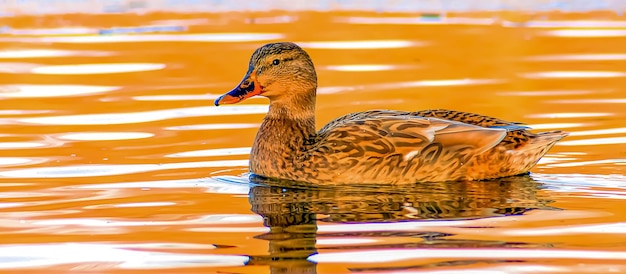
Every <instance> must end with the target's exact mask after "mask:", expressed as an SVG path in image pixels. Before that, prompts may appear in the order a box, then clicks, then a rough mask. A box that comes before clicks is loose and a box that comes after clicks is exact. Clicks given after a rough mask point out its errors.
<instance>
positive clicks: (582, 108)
mask: <svg viewBox="0 0 626 274" xmlns="http://www.w3.org/2000/svg"><path fill="white" fill-rule="evenodd" d="M447 16H448V17H446V18H440V17H436V16H435V17H433V16H432V15H427V16H424V17H420V15H419V14H417V15H416V14H383V13H370V12H324V13H318V12H290V13H285V12H262V13H252V12H249V13H245V12H241V13H223V14H206V13H202V14H199V13H198V14H195V13H185V14H178V13H148V14H143V15H133V14H110V15H90V16H82V15H63V16H61V15H50V16H42V17H29V16H19V17H5V18H2V24H4V25H6V26H8V28H5V29H4V31H3V34H1V35H0V98H1V99H2V102H3V104H2V105H3V107H2V109H0V123H1V124H2V128H3V131H2V133H1V134H0V148H2V149H1V150H0V197H1V200H2V202H1V203H0V233H1V234H2V235H3V237H0V270H2V271H7V272H17V271H29V272H32V273H36V272H41V273H63V272H68V271H76V272H79V273H85V272H97V273H104V272H140V271H146V270H147V271H157V272H159V273H165V272H167V273H174V272H181V273H183V272H187V273H199V272H202V273H216V272H219V273H316V272H317V273H349V272H358V273H421V272H431V273H563V272H567V273H586V272H589V273H608V272H626V263H625V262H626V248H625V246H626V209H625V207H624V205H625V202H624V199H625V198H626V177H624V173H625V170H626V146H625V145H624V143H625V142H626V124H625V123H624V120H625V118H626V107H625V105H626V89H625V88H624V87H626V23H625V22H624V20H623V18H622V17H619V16H618V15H615V14H613V13H612V12H595V13H593V12H592V13H586V14H559V13H545V14H538V15H537V14H535V15H528V14H525V13H520V14H513V13H508V12H502V13H458V14H448V15H447ZM581 20H584V21H581ZM580 22H584V24H581V23H580ZM156 25H158V26H160V27H159V28H156V27H146V26H156ZM305 30H306V31H305ZM283 40H288V41H294V42H297V43H299V44H300V45H301V46H303V47H304V48H305V49H306V50H308V51H309V53H310V55H311V56H312V58H313V59H314V62H315V64H316V66H317V69H318V77H319V79H320V83H319V85H320V89H319V92H318V105H317V123H318V126H320V127H321V126H322V125H323V124H325V123H326V122H328V121H330V120H331V119H333V118H335V117H338V116H341V115H343V114H346V113H348V112H354V111H363V110H368V109H374V108H388V109H401V110H418V109H429V108H450V109H457V110H462V111H469V112H478V113H482V114H486V115H491V116H497V117H500V118H503V119H507V120H511V121H522V122H526V123H528V124H529V125H530V126H532V127H534V128H535V129H536V130H538V131H547V130H565V131H569V132H570V133H571V135H570V136H569V137H567V138H566V139H564V140H563V141H562V142H560V143H559V144H558V145H557V146H555V147H554V148H553V149H552V150H551V151H550V152H549V154H548V155H546V157H545V158H544V159H543V160H542V161H541V162H540V163H539V165H537V166H536V167H535V168H534V169H533V173H532V174H531V175H529V176H518V177H512V178H505V179H501V180H496V181H487V182H461V183H424V184H417V185H414V186H406V187H401V188H400V187H395V188H391V187H379V188H354V187H340V188H314V187H286V186H284V185H282V186H281V185H273V186H267V185H266V183H267V182H264V181H258V180H254V181H253V182H250V181H249V180H248V177H247V175H246V174H245V172H246V171H247V157H248V153H249V150H250V145H251V144H252V140H253V138H254V135H255V134H256V130H257V127H258V125H259V123H260V122H261V120H262V118H263V115H264V114H265V112H266V111H267V100H266V99H263V98H253V99H250V100H247V101H246V102H244V103H242V104H239V105H233V106H224V107H219V108H216V107H213V106H212V100H213V99H215V98H216V97H217V96H219V95H220V94H222V93H224V92H226V91H228V90H230V88H232V87H234V86H235V85H236V84H237V83H238V82H239V81H240V80H241V77H243V74H244V73H245V71H246V68H247V62H248V58H249V56H250V54H251V53H252V51H253V50H254V49H256V48H257V47H259V46H260V45H262V44H264V43H267V42H272V41H283Z"/></svg>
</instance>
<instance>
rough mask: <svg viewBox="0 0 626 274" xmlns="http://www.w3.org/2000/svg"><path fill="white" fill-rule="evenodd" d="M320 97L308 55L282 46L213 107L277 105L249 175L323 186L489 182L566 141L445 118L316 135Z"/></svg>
mask: <svg viewBox="0 0 626 274" xmlns="http://www.w3.org/2000/svg"><path fill="white" fill-rule="evenodd" d="M316 91H317V74H316V70H315V67H314V65H313V61H312V60H311V58H310V56H309V54H308V53H307V52H306V51H305V50H304V49H302V48H301V47H300V46H298V45H297V44H295V43H292V42H277V43H269V44H266V45H263V46H261V47H260V48H258V49H256V50H255V51H254V53H253V54H252V57H251V58H250V62H249V64H248V71H247V72H246V74H245V76H244V77H243V80H242V81H241V82H240V83H239V85H237V86H236V87H235V88H234V89H232V90H231V91H229V92H227V93H225V94H224V95H221V96H219V97H218V98H217V99H215V102H214V104H215V106H220V105H224V104H235V103H238V102H241V101H243V100H246V99H247V98H250V97H253V96H263V97H266V98H268V99H269V101H270V102H269V111H268V112H267V114H266V116H265V118H264V119H263V122H262V123H261V125H260V127H259V130H258V132H257V134H256V137H255V139H254V143H253V145H252V149H251V151H250V160H249V170H250V173H251V174H252V175H255V176H261V177H264V178H271V179H278V180H289V181H296V182H304V183H307V184H313V185H320V186H328V185H344V184H351V185H373V184H416V183H419V182H447V181H450V182H453V181H475V180H489V179H497V178H501V177H508V176H514V175H520V174H527V173H529V170H530V169H531V168H532V167H533V166H535V165H536V164H537V162H538V161H539V159H541V158H542V157H543V156H544V155H545V154H546V152H547V151H548V150H549V149H550V148H552V147H553V146H554V144H555V143H556V142H558V141H559V140H561V139H562V138H563V137H565V136H567V133H566V132H563V131H549V132H542V133H532V132H531V131H529V129H530V128H529V127H527V126H524V125H523V124H521V123H517V122H508V121H505V120H502V119H498V118H495V117H490V116H485V115H480V114H475V113H468V112H463V111H455V110H446V109H429V110H418V111H401V110H386V109H380V110H369V111H363V112H356V113H349V114H346V115H344V116H341V117H339V118H336V119H335V120H332V121H330V122H329V123H328V124H326V125H325V126H323V127H322V128H321V129H320V130H316V128H315V100H316Z"/></svg>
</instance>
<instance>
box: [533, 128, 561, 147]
mask: <svg viewBox="0 0 626 274" xmlns="http://www.w3.org/2000/svg"><path fill="white" fill-rule="evenodd" d="M567 135H569V133H567V132H565V131H560V130H555V131H546V132H539V133H537V135H535V136H533V138H531V140H530V142H529V144H528V145H529V146H531V147H545V148H547V149H550V148H551V147H552V146H554V144H556V142H558V141H559V140H561V139H563V138H564V137H565V136H567Z"/></svg>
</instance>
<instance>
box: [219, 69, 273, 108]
mask: <svg viewBox="0 0 626 274" xmlns="http://www.w3.org/2000/svg"><path fill="white" fill-rule="evenodd" d="M251 71H254V70H251ZM262 92H263V90H262V89H261V85H259V83H258V82H257V81H256V73H255V72H248V74H246V76H245V77H243V80H242V81H241V83H239V85H238V86H237V87H235V88H234V89H233V90H231V91H229V92H228V93H226V94H224V95H222V96H220V97H219V98H217V99H215V106H219V105H223V104H235V103H238V102H241V101H243V100H245V99H247V98H250V97H252V96H255V95H259V94H261V93H262Z"/></svg>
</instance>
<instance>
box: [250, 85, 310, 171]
mask: <svg viewBox="0 0 626 274" xmlns="http://www.w3.org/2000/svg"><path fill="white" fill-rule="evenodd" d="M315 134H316V132H315V93H313V96H310V97H301V98H288V99H282V100H272V101H271V102H270V108H269V112H268V113H267V116H265V119H263V123H262V124H261V127H260V128H259V132H258V133H257V135H256V139H255V140H254V145H253V146H252V152H251V154H250V170H251V171H252V172H253V173H255V174H258V175H262V176H267V177H277V178H280V177H284V176H285V174H286V172H287V173H288V172H290V171H293V169H294V168H295V165H296V163H297V162H298V160H297V157H298V156H299V155H302V152H303V151H304V150H305V149H306V143H307V141H308V140H311V139H312V138H314V137H315Z"/></svg>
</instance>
